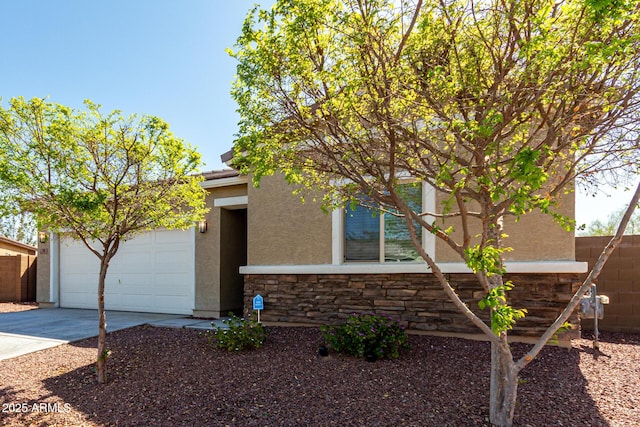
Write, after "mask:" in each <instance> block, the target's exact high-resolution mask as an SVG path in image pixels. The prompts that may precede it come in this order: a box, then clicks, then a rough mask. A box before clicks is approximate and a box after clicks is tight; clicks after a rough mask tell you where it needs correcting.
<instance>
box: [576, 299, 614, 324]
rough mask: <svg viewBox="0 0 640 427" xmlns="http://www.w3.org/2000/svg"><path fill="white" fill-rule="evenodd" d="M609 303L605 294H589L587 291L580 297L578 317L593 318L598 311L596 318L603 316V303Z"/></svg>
mask: <svg viewBox="0 0 640 427" xmlns="http://www.w3.org/2000/svg"><path fill="white" fill-rule="evenodd" d="M605 304H609V297H608V296H606V295H591V294H590V293H588V294H587V295H585V296H583V297H582V298H581V299H580V318H581V319H593V318H595V316H596V311H597V312H598V319H603V318H604V305H605Z"/></svg>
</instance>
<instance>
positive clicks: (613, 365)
mask: <svg viewBox="0 0 640 427" xmlns="http://www.w3.org/2000/svg"><path fill="white" fill-rule="evenodd" d="M269 331H270V335H269V339H268V341H267V343H266V344H265V346H264V347H263V348H261V349H259V350H257V351H249V352H239V353H227V352H223V351H219V350H214V349H212V348H210V347H209V345H208V342H207V339H206V337H205V336H203V335H202V334H201V333H200V332H198V331H194V330H189V329H168V328H154V327H150V326H140V327H136V328H131V329H127V330H122V331H118V332H114V333H111V334H109V338H108V342H109V347H110V348H111V350H112V355H111V357H110V358H109V363H108V366H109V368H108V369H109V381H108V384H106V385H98V384H97V383H96V382H95V378H94V368H93V362H94V360H95V356H96V354H95V353H96V340H95V339H89V340H84V341H80V342H77V343H72V344H68V345H63V346H60V347H56V348H52V349H47V350H43V351H40V352H37V353H32V354H29V355H24V356H21V357H17V358H14V359H10V360H5V361H0V403H1V405H2V413H1V414H0V421H1V424H2V425H6V426H19V425H20V426H21V425H33V426H52V425H53V426H79V425H85V426H102V425H108V426H115V425H118V426H133V425H140V426H143V425H144V426H152V425H153V426H225V425H228V426H488V425H489V423H488V400H489V397H488V392H489V384H488V373H489V345H488V343H486V342H480V341H471V340H464V339H458V338H443V337H430V336H415V335H413V336H411V337H410V342H411V345H412V349H411V350H409V351H407V352H405V353H404V354H402V355H401V358H400V359H398V360H392V361H389V360H379V361H377V362H375V363H368V362H366V361H365V360H363V359H357V358H353V357H349V356H343V355H338V354H335V353H331V354H330V356H329V357H321V356H319V355H318V354H317V350H318V346H319V345H320V344H321V342H322V338H321V335H320V332H319V330H318V329H317V328H283V327H271V328H269ZM601 340H602V342H601V345H600V352H598V353H595V354H594V352H593V350H592V347H591V341H588V340H576V341H574V343H573V347H572V348H571V349H563V348H555V347H549V348H546V349H545V350H544V351H543V352H542V354H541V356H540V357H539V359H537V360H536V361H534V362H533V363H532V364H531V365H529V366H528V367H527V368H526V369H525V370H524V371H523V372H522V375H521V381H520V386H519V398H518V408H517V410H516V417H515V424H516V425H517V426H634V425H640V421H639V420H640V335H634V334H609V333H603V334H602V336H601ZM526 348H527V347H526V346H525V345H523V344H514V351H515V352H517V353H522V352H523V351H524V350H525V349H526Z"/></svg>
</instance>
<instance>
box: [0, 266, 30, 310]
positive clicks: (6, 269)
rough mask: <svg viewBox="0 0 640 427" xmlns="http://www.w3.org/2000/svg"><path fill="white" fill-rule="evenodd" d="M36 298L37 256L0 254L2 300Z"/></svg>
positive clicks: (0, 295)
mask: <svg viewBox="0 0 640 427" xmlns="http://www.w3.org/2000/svg"><path fill="white" fill-rule="evenodd" d="M35 300H36V256H35V255H6V256H0V301H5V302H6V301H11V302H22V301H35Z"/></svg>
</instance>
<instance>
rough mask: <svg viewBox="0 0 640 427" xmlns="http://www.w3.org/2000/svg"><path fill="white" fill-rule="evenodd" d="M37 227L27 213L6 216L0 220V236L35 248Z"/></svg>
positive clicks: (33, 219)
mask: <svg viewBox="0 0 640 427" xmlns="http://www.w3.org/2000/svg"><path fill="white" fill-rule="evenodd" d="M36 233H37V227H36V222H35V218H34V217H33V215H30V214H29V213H19V214H8V215H4V216H2V217H1V218H0V236H5V237H8V238H10V239H13V240H17V241H18V242H22V243H26V244H27V245H32V246H35V244H36Z"/></svg>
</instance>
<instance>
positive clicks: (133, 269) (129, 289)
mask: <svg viewBox="0 0 640 427" xmlns="http://www.w3.org/2000/svg"><path fill="white" fill-rule="evenodd" d="M99 265H100V264H99V261H98V258H97V257H96V256H95V255H94V254H93V253H91V252H89V250H88V249H86V247H85V246H84V245H83V244H82V243H81V242H78V241H74V240H71V239H69V238H65V239H62V240H61V242H60V306H61V307H67V308H97V306H98V297H97V294H98V292H97V288H98V270H99ZM194 268H195V263H194V234H193V230H171V231H168V230H155V231H150V232H147V233H145V234H141V235H139V236H136V237H135V238H134V239H132V240H128V241H126V242H123V243H121V244H120V248H119V249H118V253H117V254H116V256H115V257H114V259H113V260H112V261H111V263H110V265H109V270H108V272H107V280H106V282H105V301H104V303H105V307H106V309H107V310H122V311H144V312H149V313H174V314H192V309H193V305H194V282H195V274H194Z"/></svg>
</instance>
